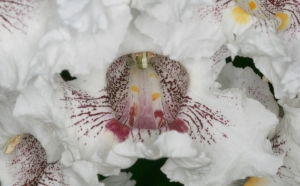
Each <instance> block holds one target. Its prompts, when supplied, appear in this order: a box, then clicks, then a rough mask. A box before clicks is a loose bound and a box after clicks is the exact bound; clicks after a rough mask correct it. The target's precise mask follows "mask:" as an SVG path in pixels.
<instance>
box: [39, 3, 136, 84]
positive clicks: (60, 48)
mask: <svg viewBox="0 0 300 186" xmlns="http://www.w3.org/2000/svg"><path fill="white" fill-rule="evenodd" d="M76 2H77V1H76ZM76 2H75V1H61V4H59V5H60V7H59V8H60V12H61V15H63V14H64V13H66V14H67V13H70V15H65V16H66V17H65V16H63V17H62V18H63V21H66V22H68V23H69V24H70V26H66V25H60V24H58V23H60V22H61V20H60V17H58V16H53V17H52V18H51V19H49V21H48V22H49V23H48V27H47V33H46V34H45V35H44V36H43V38H42V39H41V42H40V46H39V47H40V51H39V54H38V56H37V57H36V58H35V61H37V62H38V63H43V64H44V67H43V72H44V73H43V74H45V75H47V76H49V77H47V78H50V79H51V80H52V78H53V76H54V74H56V73H60V72H61V71H62V70H64V69H68V70H69V71H70V73H71V74H72V75H74V76H77V75H80V74H88V73H89V72H91V71H93V70H95V69H100V70H101V69H103V68H105V67H106V66H107V64H108V63H110V62H111V61H113V60H115V59H116V58H117V57H118V56H116V54H117V52H118V48H119V45H120V44H121V43H122V41H123V38H124V36H125V33H126V30H127V28H128V25H129V23H130V20H131V19H132V16H131V14H130V9H129V6H128V5H127V3H128V2H127V1H121V2H114V3H113V2H110V1H103V2H102V3H103V6H105V7H104V11H105V15H106V19H107V28H106V29H105V30H104V29H98V30H94V31H95V33H93V34H92V33H89V32H83V33H79V32H77V30H74V29H72V26H75V27H76V28H77V27H78V26H77V25H81V24H83V22H85V21H82V20H81V16H83V17H85V15H90V13H91V12H89V8H95V9H98V8H101V7H102V6H100V5H99V6H98V5H97V6H93V3H96V2H97V3H100V2H98V1H94V0H91V1H84V2H83V3H82V4H81V3H80V4H79V5H78V4H77V3H76ZM85 3H86V4H85ZM97 3H96V4H97ZM67 5H68V7H65V6H67ZM81 5H82V6H81ZM77 6H78V7H79V8H81V9H77ZM85 6H87V7H85ZM84 7H85V8H84ZM64 8H67V9H68V10H71V12H68V11H66V12H65V11H63V10H64ZM73 11H74V12H73ZM77 11H79V12H77ZM76 12H77V13H78V14H79V17H76V15H77V14H76ZM94 12H95V11H94ZM96 12H98V10H97V11H96ZM73 13H74V14H73ZM69 16H70V17H69ZM96 17H97V16H96V15H92V16H91V17H89V18H87V19H88V20H89V22H90V23H91V24H92V23H94V22H93V21H92V20H93V19H94V18H96ZM64 18H65V19H64ZM69 18H70V19H71V20H72V21H70V22H69V20H70V19H69ZM73 18H74V20H73ZM98 18H99V17H97V19H98ZM99 19H101V18H99ZM98 23H99V24H100V25H102V24H104V23H103V21H102V19H101V20H99V22H98ZM99 24H96V25H98V26H99ZM94 27H97V26H95V25H88V26H86V27H83V30H89V29H91V30H92V31H93V28H94ZM80 28H82V27H81V26H80Z"/></svg>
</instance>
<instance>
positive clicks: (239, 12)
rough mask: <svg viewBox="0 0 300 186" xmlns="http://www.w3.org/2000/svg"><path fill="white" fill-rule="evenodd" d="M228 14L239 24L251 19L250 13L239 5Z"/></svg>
mask: <svg viewBox="0 0 300 186" xmlns="http://www.w3.org/2000/svg"><path fill="white" fill-rule="evenodd" d="M230 16H232V17H233V18H234V19H235V21H236V22H237V23H238V24H240V25H245V24H247V23H249V22H250V19H251V15H250V14H248V13H247V12H246V11H245V10H244V9H242V8H241V7H239V6H236V7H234V8H233V9H232V11H231V14H230Z"/></svg>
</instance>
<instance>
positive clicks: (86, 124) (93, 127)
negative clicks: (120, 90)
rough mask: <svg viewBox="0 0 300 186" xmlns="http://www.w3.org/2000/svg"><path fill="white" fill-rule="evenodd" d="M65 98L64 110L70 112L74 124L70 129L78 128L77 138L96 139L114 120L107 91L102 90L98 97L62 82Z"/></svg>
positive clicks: (63, 99)
mask: <svg viewBox="0 0 300 186" xmlns="http://www.w3.org/2000/svg"><path fill="white" fill-rule="evenodd" d="M60 83H61V85H62V88H63V89H62V91H63V95H64V97H63V98H62V99H61V101H63V102H64V104H65V105H64V109H67V110H70V111H71V115H70V118H71V119H72V121H73V124H72V125H70V126H68V127H76V129H77V131H76V132H77V136H79V137H78V139H77V140H80V139H81V138H83V137H93V138H95V137H96V136H97V135H99V134H100V133H101V132H102V131H103V129H104V126H105V125H106V124H107V123H108V122H110V121H111V120H112V119H114V115H113V113H112V109H111V105H110V102H109V97H108V95H107V91H106V89H103V90H100V91H99V92H98V94H97V95H96V96H91V95H89V94H88V93H87V92H85V91H82V90H79V89H76V88H75V87H72V86H70V85H69V84H68V83H67V82H60Z"/></svg>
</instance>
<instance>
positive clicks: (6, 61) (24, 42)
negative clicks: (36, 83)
mask: <svg viewBox="0 0 300 186" xmlns="http://www.w3.org/2000/svg"><path fill="white" fill-rule="evenodd" d="M48 4H49V1H37V0H33V1H16V0H13V1H1V2H0V30H1V31H0V56H1V57H0V61H1V63H0V64H1V69H0V85H1V86H4V87H6V88H9V89H11V90H12V89H22V88H23V87H25V86H26V83H27V81H29V80H30V79H31V78H32V77H33V76H34V75H35V74H36V73H37V71H38V68H39V67H40V65H41V64H38V63H35V62H33V61H32V60H33V57H34V55H35V53H36V51H37V50H38V42H39V39H40V38H41V37H42V35H43V34H44V29H45V26H46V20H47V17H48V16H49V15H51V11H53V9H52V8H51V7H47V6H48Z"/></svg>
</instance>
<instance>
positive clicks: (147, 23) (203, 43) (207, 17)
mask: <svg viewBox="0 0 300 186" xmlns="http://www.w3.org/2000/svg"><path fill="white" fill-rule="evenodd" d="M159 12H160V11H158V14H157V15H156V14H155V16H154V17H158V16H159V15H160V13H159ZM211 12H213V13H211ZM214 13H215V14H214ZM220 14H221V11H217V10H215V9H214V7H210V6H200V7H199V8H198V13H197V14H195V15H194V16H193V17H192V18H189V19H185V20H183V21H182V22H175V23H172V24H166V23H164V22H160V21H158V20H156V19H155V18H153V17H150V16H149V15H147V14H142V15H141V16H139V17H138V18H137V19H136V21H135V25H136V27H137V28H138V29H139V30H140V31H141V32H142V33H143V34H145V35H147V36H149V37H150V38H152V39H153V42H154V43H155V44H157V45H159V46H161V47H162V51H163V54H164V55H166V56H169V57H170V58H171V59H175V60H178V61H182V60H184V59H188V58H195V59H199V58H200V57H201V56H207V57H210V56H212V55H213V54H214V53H215V52H216V51H217V50H219V49H220V47H221V46H222V45H223V44H224V43H225V41H226V39H225V37H224V35H223V33H222V31H221V30H220V24H221V22H220V21H219V18H220ZM208 25H209V26H208ZM204 28H205V29H204Z"/></svg>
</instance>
